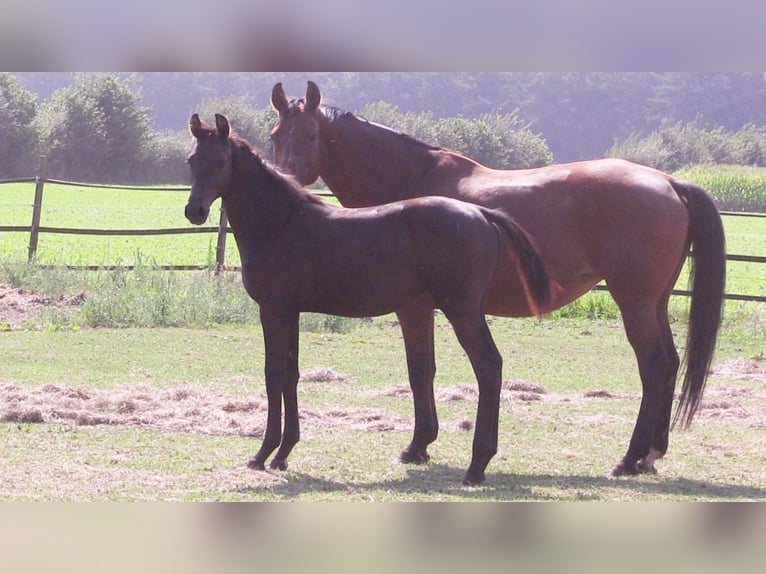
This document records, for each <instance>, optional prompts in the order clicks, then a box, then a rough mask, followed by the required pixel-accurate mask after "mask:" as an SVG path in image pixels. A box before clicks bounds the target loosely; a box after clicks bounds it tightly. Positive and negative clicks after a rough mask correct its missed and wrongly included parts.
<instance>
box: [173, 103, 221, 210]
mask: <svg viewBox="0 0 766 574" xmlns="http://www.w3.org/2000/svg"><path fill="white" fill-rule="evenodd" d="M189 129H190V130H191V133H192V135H193V136H194V138H195V139H196V145H195V146H194V150H193V151H192V153H191V155H190V156H189V159H188V160H187V162H188V164H189V167H190V169H191V184H192V188H191V194H190V195H189V201H188V202H187V204H186V210H185V214H186V219H188V220H189V221H191V222H192V223H194V224H195V225H201V224H203V223H205V221H207V216H208V214H209V213H210V205H211V204H212V203H213V201H215V199H216V198H218V197H220V196H221V195H222V194H223V192H224V190H225V189H226V187H227V186H228V185H229V182H230V180H231V171H232V158H231V154H232V142H231V140H230V138H229V132H230V128H229V121H228V120H227V119H226V118H225V117H224V116H222V115H220V114H216V115H215V127H211V126H208V125H207V124H204V123H203V122H201V121H200V119H199V115H197V114H194V115H193V116H192V117H191V120H189Z"/></svg>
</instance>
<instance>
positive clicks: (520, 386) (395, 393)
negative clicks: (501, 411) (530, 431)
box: [378, 379, 547, 403]
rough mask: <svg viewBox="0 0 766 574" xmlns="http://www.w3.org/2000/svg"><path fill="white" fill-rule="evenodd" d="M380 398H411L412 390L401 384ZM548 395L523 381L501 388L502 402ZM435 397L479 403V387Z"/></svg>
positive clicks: (461, 386)
mask: <svg viewBox="0 0 766 574" xmlns="http://www.w3.org/2000/svg"><path fill="white" fill-rule="evenodd" d="M378 395H379V396H384V397H395V398H411V397H412V390H410V386H409V383H400V384H398V385H395V386H393V387H391V388H389V389H386V390H384V391H382V392H380V393H378ZM546 395H547V391H546V390H545V388H544V387H542V386H541V385H538V384H537V383H533V382H530V381H524V380H521V379H514V380H509V381H503V384H502V387H501V388H500V400H501V401H514V400H515V401H523V402H532V401H541V400H543V397H544V396H546ZM434 397H435V399H436V400H437V401H438V402H442V403H446V402H453V401H468V402H474V403H477V402H478V401H479V387H478V385H476V384H473V385H469V384H466V383H457V384H454V385H449V386H447V387H437V388H435V389H434Z"/></svg>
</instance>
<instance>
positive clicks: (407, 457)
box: [399, 449, 431, 464]
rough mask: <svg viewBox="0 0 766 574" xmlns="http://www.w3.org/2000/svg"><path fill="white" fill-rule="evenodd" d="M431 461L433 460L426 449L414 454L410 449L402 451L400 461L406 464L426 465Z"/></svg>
mask: <svg viewBox="0 0 766 574" xmlns="http://www.w3.org/2000/svg"><path fill="white" fill-rule="evenodd" d="M429 460H431V456H430V455H429V454H428V451H426V449H422V450H418V451H414V452H413V451H411V450H409V449H408V450H405V451H402V454H400V455H399V461H400V462H403V463H404V464H425V463H426V462H428V461H429Z"/></svg>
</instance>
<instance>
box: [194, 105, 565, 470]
mask: <svg viewBox="0 0 766 574" xmlns="http://www.w3.org/2000/svg"><path fill="white" fill-rule="evenodd" d="M189 126H190V131H191V133H192V135H193V136H194V138H195V140H196V144H195V147H194V150H193V152H192V154H191V155H190V156H189V159H188V163H189V166H190V169H191V181H192V186H191V193H190V195H189V201H188V203H187V205H186V208H185V215H186V218H187V219H188V220H189V221H190V222H191V223H193V224H197V225H201V224H202V223H204V222H205V221H206V220H207V217H208V214H209V211H210V205H211V203H212V202H213V201H214V200H215V199H216V198H218V197H221V200H222V202H223V206H224V209H225V212H226V214H227V216H228V218H229V221H230V224H231V228H232V230H233V232H234V237H235V239H236V242H237V247H238V249H239V254H240V258H241V261H242V282H243V284H244V287H245V289H246V290H247V293H248V294H249V295H250V297H251V298H252V299H254V300H255V301H256V302H257V303H258V304H259V307H260V320H261V325H262V328H263V335H264V341H265V348H266V361H265V375H266V394H267V398H268V414H267V423H266V432H265V436H264V439H263V443H262V446H261V448H260V450H259V451H258V453H257V454H256V455H255V457H254V458H253V459H251V460H250V462H249V463H248V466H249V467H251V468H254V469H264V466H265V462H266V459H267V458H268V457H269V456H270V455H271V454H272V453H273V452H274V450H276V448H277V447H279V450H278V452H277V453H276V455H275V456H274V458H273V459H272V461H271V463H270V467H271V468H273V469H282V470H284V469H286V468H287V457H288V455H289V454H290V451H291V450H292V448H293V447H294V446H295V444H296V443H297V442H298V440H299V437H300V432H299V423H298V401H297V384H298V323H299V315H300V313H301V312H303V311H308V312H318V313H326V314H332V315H342V316H348V317H372V316H378V315H383V314H387V313H392V312H394V311H396V310H398V309H400V308H402V307H405V306H406V305H408V304H411V303H413V302H416V303H417V306H418V307H419V308H425V309H428V310H429V312H430V313H431V314H432V315H433V310H434V308H439V309H441V310H442V311H443V312H444V315H445V316H446V317H447V319H448V320H449V321H450V323H451V324H452V326H453V328H454V331H455V334H456V336H457V338H458V341H459V342H460V344H461V346H462V347H463V349H464V350H465V352H466V354H467V355H468V358H469V359H470V362H471V366H472V367H473V370H474V373H475V375H476V378H477V380H478V384H479V404H478V409H477V413H476V425H475V433H474V440H473V453H472V458H471V463H470V466H469V467H468V470H467V471H466V474H465V477H464V482H465V483H466V484H477V483H480V482H482V481H483V480H484V478H485V469H486V466H487V464H488V463H489V461H490V459H491V458H492V456H493V455H494V454H495V452H496V450H497V434H498V416H499V408H500V386H501V370H502V358H501V356H500V354H499V352H498V350H497V348H496V346H495V343H494V341H493V339H492V335H491V333H490V331H489V328H488V326H487V323H486V320H485V317H484V300H485V297H486V293H487V290H488V287H489V283H490V281H491V279H492V276H493V275H494V273H495V269H496V267H497V264H498V261H500V260H501V259H505V257H501V253H508V254H509V256H510V258H512V259H514V261H516V262H517V263H518V265H519V275H520V276H521V278H522V279H521V284H520V285H519V288H521V289H523V291H524V295H522V296H521V297H522V298H523V299H524V300H525V301H527V304H528V305H529V307H530V308H531V309H534V310H535V311H536V312H539V311H543V310H545V309H546V308H547V307H548V306H549V305H550V300H551V283H550V280H549V277H548V274H547V271H546V268H545V265H544V264H543V262H542V259H541V258H540V256H539V253H538V252H537V251H536V249H535V247H534V245H533V243H532V242H531V241H530V240H529V238H528V236H527V234H526V233H525V232H524V231H523V230H522V229H521V228H519V227H518V226H517V225H516V224H515V222H514V221H513V220H512V219H511V218H510V217H508V216H507V215H504V214H503V213H501V212H499V211H493V210H491V209H488V208H484V207H480V206H476V205H473V204H468V203H463V202H461V201H458V200H456V199H451V198H447V197H422V198H416V199H409V200H405V201H401V202H396V203H391V204H389V205H385V206H381V207H370V208H358V209H348V208H343V207H338V206H333V205H330V204H328V203H326V202H324V201H323V200H322V199H319V198H318V197H316V196H315V195H313V194H311V193H309V192H307V191H306V190H304V188H303V187H301V185H300V184H299V183H298V182H296V181H295V180H294V179H293V178H292V177H288V176H286V175H283V174H281V173H280V172H279V171H277V170H276V169H275V168H273V167H272V166H270V165H269V164H268V163H266V162H265V161H264V160H263V159H262V158H261V157H260V156H259V155H258V153H257V152H255V151H254V150H253V149H252V148H251V146H250V145H249V144H248V143H247V142H246V141H244V140H242V139H240V138H238V137H236V136H234V135H233V133H232V132H231V128H230V125H229V122H228V120H227V119H226V117H224V116H222V115H220V114H216V116H215V126H214V127H212V126H208V125H206V124H204V123H202V121H201V120H200V118H199V115H197V114H194V115H192V117H191V120H190V122H189ZM283 401H284V415H285V420H284V432H282V429H281V426H282V405H283ZM418 432H419V431H418V430H417V429H416V434H417V433H418Z"/></svg>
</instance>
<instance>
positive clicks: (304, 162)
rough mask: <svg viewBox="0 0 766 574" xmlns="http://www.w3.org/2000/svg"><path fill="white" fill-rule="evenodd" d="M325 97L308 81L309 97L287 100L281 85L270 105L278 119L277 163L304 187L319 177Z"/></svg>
mask: <svg viewBox="0 0 766 574" xmlns="http://www.w3.org/2000/svg"><path fill="white" fill-rule="evenodd" d="M321 103H322V95H321V94H320V93H319V88H318V87H317V85H316V84H315V83H314V82H312V81H309V82H308V87H307V88H306V97H305V98H300V99H294V98H293V99H288V97H287V96H286V95H285V90H284V88H282V84H281V83H278V84H276V85H275V86H274V89H273V90H272V92H271V105H272V106H273V107H274V109H275V110H276V111H277V113H279V119H278V120H277V124H276V125H275V126H274V129H272V130H271V141H272V143H273V145H274V163H275V164H276V165H277V167H279V168H280V169H282V170H284V171H286V172H287V173H290V174H292V175H293V176H295V178H296V179H297V180H298V181H299V182H300V183H301V185H310V184H312V183H314V182H315V181H316V180H317V178H318V177H319V145H320V140H319V135H320V134H319V120H318V115H319V113H320V112H319V104H321Z"/></svg>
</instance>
